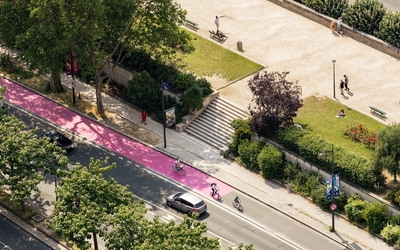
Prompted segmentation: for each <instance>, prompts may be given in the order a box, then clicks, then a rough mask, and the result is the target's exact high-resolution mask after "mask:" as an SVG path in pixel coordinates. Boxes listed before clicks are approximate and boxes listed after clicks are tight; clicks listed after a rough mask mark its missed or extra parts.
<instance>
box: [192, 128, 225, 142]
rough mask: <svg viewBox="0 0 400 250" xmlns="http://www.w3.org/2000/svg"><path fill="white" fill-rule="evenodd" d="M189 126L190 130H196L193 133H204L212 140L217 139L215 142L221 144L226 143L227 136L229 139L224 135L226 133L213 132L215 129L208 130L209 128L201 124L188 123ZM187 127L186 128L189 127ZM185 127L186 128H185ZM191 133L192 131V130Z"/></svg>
mask: <svg viewBox="0 0 400 250" xmlns="http://www.w3.org/2000/svg"><path fill="white" fill-rule="evenodd" d="M190 125H191V126H189V127H190V129H191V130H192V131H196V132H195V133H198V134H202V135H204V136H208V137H210V138H211V139H212V140H214V141H217V142H219V143H221V144H226V141H227V138H228V139H229V137H228V136H226V135H220V134H217V133H215V131H210V130H208V129H207V128H204V127H203V126H201V125H200V126H199V125H197V124H193V125H192V124H190ZM189 127H188V128H189ZM186 129H187V128H186ZM192 133H193V132H192Z"/></svg>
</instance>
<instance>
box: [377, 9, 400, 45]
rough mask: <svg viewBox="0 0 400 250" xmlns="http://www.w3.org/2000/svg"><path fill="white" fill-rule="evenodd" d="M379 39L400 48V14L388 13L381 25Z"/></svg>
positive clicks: (397, 12)
mask: <svg viewBox="0 0 400 250" xmlns="http://www.w3.org/2000/svg"><path fill="white" fill-rule="evenodd" d="M378 37H379V38H381V39H382V40H384V41H386V42H388V43H390V44H392V45H394V46H396V47H398V48H400V12H399V11H396V12H387V13H386V15H384V16H383V18H382V21H381V22H380V23H379V34H378Z"/></svg>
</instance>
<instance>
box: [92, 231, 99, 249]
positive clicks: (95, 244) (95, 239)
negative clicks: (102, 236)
mask: <svg viewBox="0 0 400 250" xmlns="http://www.w3.org/2000/svg"><path fill="white" fill-rule="evenodd" d="M93 244H94V250H99V245H98V244H97V235H96V233H93Z"/></svg>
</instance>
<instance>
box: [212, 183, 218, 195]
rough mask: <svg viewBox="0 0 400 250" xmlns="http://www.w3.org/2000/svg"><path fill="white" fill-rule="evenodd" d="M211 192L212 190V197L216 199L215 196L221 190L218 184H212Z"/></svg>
mask: <svg viewBox="0 0 400 250" xmlns="http://www.w3.org/2000/svg"><path fill="white" fill-rule="evenodd" d="M211 190H212V197H214V194H215V193H216V192H217V191H218V190H219V187H218V185H217V183H212V184H211Z"/></svg>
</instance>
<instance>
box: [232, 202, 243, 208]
mask: <svg viewBox="0 0 400 250" xmlns="http://www.w3.org/2000/svg"><path fill="white" fill-rule="evenodd" d="M232 205H233V207H235V208H237V209H240V210H243V207H242V205H241V204H240V202H236V201H233V202H232Z"/></svg>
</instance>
